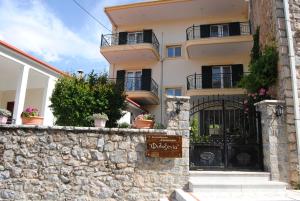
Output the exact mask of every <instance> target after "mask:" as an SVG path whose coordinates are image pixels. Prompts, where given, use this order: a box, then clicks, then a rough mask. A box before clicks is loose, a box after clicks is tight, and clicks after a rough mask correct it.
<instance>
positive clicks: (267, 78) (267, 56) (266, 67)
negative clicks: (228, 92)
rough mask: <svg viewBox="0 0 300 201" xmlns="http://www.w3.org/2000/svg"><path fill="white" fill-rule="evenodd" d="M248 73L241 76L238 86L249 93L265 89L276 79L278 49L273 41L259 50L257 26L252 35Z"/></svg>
mask: <svg viewBox="0 0 300 201" xmlns="http://www.w3.org/2000/svg"><path fill="white" fill-rule="evenodd" d="M253 40H254V42H253V48H252V51H251V62H250V65H249V71H250V73H249V74H248V75H246V76H244V77H243V79H242V80H241V81H240V83H239V86H240V87H243V88H245V89H247V91H248V92H249V93H258V92H259V90H260V89H262V88H263V89H266V90H267V91H268V90H269V88H270V87H271V86H273V85H274V84H275V83H276V81H277V65H278V59H279V56H278V51H277V47H276V45H275V43H273V44H268V45H266V46H265V47H264V49H263V50H262V51H261V48H260V45H259V28H258V29H257V31H256V33H255V34H254V36H253Z"/></svg>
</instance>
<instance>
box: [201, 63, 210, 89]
mask: <svg viewBox="0 0 300 201" xmlns="http://www.w3.org/2000/svg"><path fill="white" fill-rule="evenodd" d="M202 88H203V89H209V88H212V68H211V66H202Z"/></svg>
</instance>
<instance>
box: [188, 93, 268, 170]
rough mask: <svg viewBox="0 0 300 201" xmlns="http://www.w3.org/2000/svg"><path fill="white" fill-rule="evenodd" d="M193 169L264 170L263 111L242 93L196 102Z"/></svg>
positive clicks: (192, 135)
mask: <svg viewBox="0 0 300 201" xmlns="http://www.w3.org/2000/svg"><path fill="white" fill-rule="evenodd" d="M190 115H191V116H190V118H191V121H192V124H194V125H193V126H192V128H193V129H192V132H191V136H190V140H191V142H190V169H237V170H238V169H240V170H242V169H244V170H262V168H263V167H262V147H261V125H260V113H259V112H257V111H256V110H255V108H254V107H248V106H247V107H246V106H245V104H244V99H243V98H242V97H228V96H214V97H204V98H201V99H198V100H197V101H196V102H193V103H192V107H191V111H190Z"/></svg>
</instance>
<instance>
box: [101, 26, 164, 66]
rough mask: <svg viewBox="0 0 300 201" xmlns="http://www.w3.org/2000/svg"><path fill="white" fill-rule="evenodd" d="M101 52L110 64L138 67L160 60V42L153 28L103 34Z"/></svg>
mask: <svg viewBox="0 0 300 201" xmlns="http://www.w3.org/2000/svg"><path fill="white" fill-rule="evenodd" d="M100 52H101V54H102V55H103V56H104V57H105V58H106V59H107V61H108V62H109V63H110V64H116V65H122V66H132V67H137V66H141V65H149V64H153V63H155V62H157V61H159V59H160V57H159V42H158V40H157V38H156V36H155V34H154V33H153V31H152V30H143V31H140V32H120V33H115V34H107V35H102V36H101V48H100Z"/></svg>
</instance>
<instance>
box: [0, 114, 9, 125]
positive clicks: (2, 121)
mask: <svg viewBox="0 0 300 201" xmlns="http://www.w3.org/2000/svg"><path fill="white" fill-rule="evenodd" d="M6 122H7V117H6V116H1V115H0V124H6Z"/></svg>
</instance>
